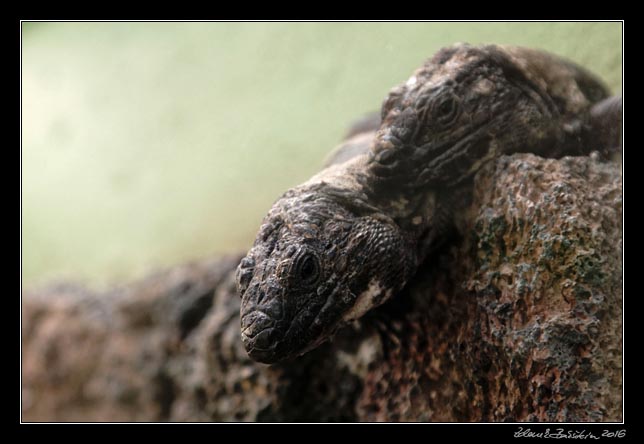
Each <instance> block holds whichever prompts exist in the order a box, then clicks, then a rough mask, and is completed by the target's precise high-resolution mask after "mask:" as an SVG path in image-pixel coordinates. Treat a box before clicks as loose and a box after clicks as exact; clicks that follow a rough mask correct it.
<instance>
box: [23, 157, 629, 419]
mask: <svg viewBox="0 0 644 444" xmlns="http://www.w3.org/2000/svg"><path fill="white" fill-rule="evenodd" d="M621 187H622V182H621V170H620V165H619V164H618V163H614V162H612V163H602V162H599V161H597V160H595V159H593V158H591V157H576V158H563V159H561V160H546V159H542V158H539V157H536V156H533V155H529V154H525V155H514V156H511V157H502V158H500V159H499V160H498V161H496V162H495V163H493V164H490V165H489V166H488V167H486V168H485V169H484V170H482V171H481V172H480V173H479V174H478V175H477V177H476V179H475V186H474V193H473V195H472V196H471V197H470V198H469V199H468V202H470V203H468V204H465V203H464V206H463V212H462V214H461V217H460V220H459V228H460V230H459V231H460V232H461V233H462V235H461V236H459V237H455V238H454V240H453V241H452V242H451V243H450V244H449V246H448V247H446V248H445V249H443V250H442V252H441V253H440V254H437V255H435V256H434V257H432V258H430V260H429V261H428V262H427V263H426V264H425V266H424V267H423V268H422V269H421V270H420V272H419V273H418V274H417V276H416V278H415V279H414V280H413V281H412V282H411V283H410V284H409V285H408V286H407V288H406V290H404V291H403V293H402V294H400V295H398V296H397V297H395V298H393V300H392V301H390V302H388V303H387V304H385V305H383V306H382V307H380V308H378V309H375V310H373V312H372V313H370V314H368V315H367V316H365V317H364V318H362V319H361V320H360V321H356V322H355V323H354V324H353V325H351V326H350V327H347V328H344V329H343V330H341V331H340V332H339V333H338V334H337V335H336V337H335V338H334V340H333V341H332V342H330V343H327V344H325V345H323V346H321V347H319V348H318V349H316V350H314V351H312V352H310V353H308V354H306V355H304V356H302V357H300V358H297V359H293V360H291V361H287V362H284V363H281V364H278V365H273V366H266V365H263V364H258V363H255V362H254V361H252V360H250V359H249V358H248V356H247V355H246V353H245V351H244V348H243V346H242V343H241V340H240V334H239V324H240V321H239V298H238V297H237V295H236V292H235V285H234V276H233V275H234V269H235V267H236V265H237V262H238V261H239V259H240V257H241V255H240V256H234V257H225V258H215V259H210V260H205V261H202V262H198V263H194V264H188V265H183V266H179V267H176V268H174V269H171V270H167V271H165V272H160V273H158V274H156V275H153V276H150V277H149V278H147V279H145V280H143V281H140V282H137V283H134V284H130V285H125V286H123V287H121V288H118V289H114V290H112V291H109V292H105V293H96V292H92V291H90V290H87V289H84V288H80V287H75V286H71V285H63V286H60V285H59V286H53V287H49V288H45V289H41V290H37V291H27V292H25V293H24V294H23V313H22V315H23V324H22V335H23V361H22V389H23V399H22V401H23V420H24V421H213V420H214V421H619V420H621V411H622V398H621V395H622V379H621V378H622V371H621V364H622V336H621V335H622V311H621V310H622V263H621V255H622V231H621V220H622V206H621V203H622V200H621V199H622V191H621V189H622V188H621Z"/></svg>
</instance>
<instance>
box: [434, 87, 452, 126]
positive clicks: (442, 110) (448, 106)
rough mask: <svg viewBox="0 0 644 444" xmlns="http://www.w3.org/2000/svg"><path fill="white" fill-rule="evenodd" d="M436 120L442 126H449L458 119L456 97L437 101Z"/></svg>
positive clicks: (447, 97) (435, 108)
mask: <svg viewBox="0 0 644 444" xmlns="http://www.w3.org/2000/svg"><path fill="white" fill-rule="evenodd" d="M436 103H437V104H436V106H435V107H434V118H435V119H436V120H437V121H438V123H440V124H441V126H449V125H451V124H452V123H454V122H455V121H456V118H457V117H458V102H457V100H456V98H455V97H454V96H451V95H448V96H446V97H443V98H441V99H439V100H437V101H436Z"/></svg>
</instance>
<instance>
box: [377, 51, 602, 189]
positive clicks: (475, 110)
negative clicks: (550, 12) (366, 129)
mask: <svg viewBox="0 0 644 444" xmlns="http://www.w3.org/2000/svg"><path fill="white" fill-rule="evenodd" d="M580 72H581V71H580V69H579V68H577V67H574V66H573V65H572V64H570V63H563V62H561V61H556V60H555V58H554V56H550V55H544V54H543V53H540V52H536V51H533V50H528V49H524V48H515V47H499V46H495V45H489V46H481V47H475V46H470V45H464V44H459V45H455V46H452V47H448V48H445V49H442V50H441V51H439V52H438V53H437V54H436V55H435V56H434V57H433V58H432V59H430V60H428V61H427V62H426V63H425V64H424V65H423V66H422V67H421V68H419V69H418V70H417V71H416V72H415V73H414V74H413V75H412V76H411V77H410V78H409V80H408V81H407V82H406V83H404V84H402V85H400V86H398V87H396V88H394V89H392V90H391V92H390V93H389V95H388V97H387V98H386V99H385V101H384V103H383V106H382V125H381V127H380V130H379V131H378V133H377V135H376V140H375V143H374V144H373V145H372V147H371V152H370V160H369V171H370V173H371V174H370V177H372V178H373V180H374V182H376V183H378V182H379V181H380V182H381V183H382V184H383V185H386V186H380V187H377V188H378V189H377V191H378V193H381V192H387V191H389V190H393V191H391V192H394V193H399V192H401V190H405V189H406V190H409V189H412V190H418V189H420V188H422V187H425V186H436V185H450V183H449V182H450V181H454V180H463V179H465V178H467V177H468V176H470V175H472V174H473V173H475V172H476V170H477V168H478V167H479V166H480V165H482V164H483V162H484V161H486V160H489V159H491V158H494V157H495V156H496V155H500V154H502V153H503V152H517V151H519V152H520V151H531V152H535V153H539V152H540V151H539V150H540V149H547V147H552V146H554V145H556V142H557V140H558V138H559V137H561V133H560V132H557V129H556V128H558V126H562V125H561V120H560V117H561V116H565V115H572V114H575V113H578V112H579V111H580V110H582V109H584V108H585V107H588V106H589V104H590V103H591V102H592V100H595V99H596V98H597V97H600V96H601V95H602V94H605V93H604V92H603V91H602V90H601V89H598V88H596V87H590V86H588V85H591V84H592V82H587V81H585V79H586V77H584V75H582V74H580ZM551 85H555V86H556V87H551ZM593 85H594V84H593ZM549 88H550V89H549ZM555 126H556V128H555V129H553V127H555ZM553 138H554V139H553ZM446 182H448V183H446Z"/></svg>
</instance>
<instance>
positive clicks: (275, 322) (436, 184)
mask: <svg viewBox="0 0 644 444" xmlns="http://www.w3.org/2000/svg"><path fill="white" fill-rule="evenodd" d="M607 97H608V92H607V89H606V88H605V87H604V86H603V84H602V83H601V82H600V81H599V80H597V79H596V78H595V77H594V76H593V75H592V74H590V73H588V72H587V71H585V70H584V69H582V68H580V67H578V66H576V65H574V64H572V63H570V62H568V61H565V60H562V59H559V58H557V57H555V56H553V55H550V54H547V53H544V52H540V51H536V50H530V49H525V48H517V47H499V46H495V45H489V46H482V47H474V46H470V45H462V44H459V45H455V46H452V47H449V48H445V49H443V50H441V51H439V52H438V53H437V54H436V55H435V56H434V57H433V58H432V59H431V60H429V61H428V62H426V63H425V64H424V65H423V66H422V67H421V68H419V69H418V70H417V71H416V72H415V73H414V74H413V75H412V77H410V79H409V80H408V81H407V82H406V83H404V84H402V85H400V86H398V87H396V88H394V89H393V90H392V91H391V92H390V93H389V95H388V97H387V99H386V100H385V102H384V103H383V107H382V112H381V119H380V120H381V123H380V125H379V129H378V130H377V131H376V132H373V131H372V132H369V130H372V129H373V128H375V126H374V125H369V124H366V125H363V127H364V129H366V130H367V131H366V132H365V131H361V132H359V134H357V135H355V136H354V137H352V138H351V139H350V140H349V141H347V142H345V144H344V145H343V146H342V147H341V149H340V150H339V151H337V152H336V153H334V155H332V157H331V164H330V165H328V166H327V167H326V168H325V169H324V170H323V171H321V172H320V173H318V174H316V175H315V176H313V177H312V178H311V179H309V180H308V181H307V182H305V183H303V184H301V185H299V186H297V187H294V188H292V189H290V190H288V191H287V192H286V193H284V195H283V196H282V197H281V198H279V199H278V200H277V201H276V202H275V204H274V205H273V207H272V208H271V209H270V211H269V212H268V214H267V215H266V217H265V218H264V220H263V223H262V225H261V227H260V230H259V233H258V235H257V238H256V240H255V243H254V245H253V247H252V248H251V250H250V251H249V252H248V254H247V256H246V257H245V258H244V259H242V261H241V263H240V265H239V267H238V269H237V274H236V279H237V286H238V290H239V294H240V296H241V298H242V304H241V328H242V341H243V343H244V346H245V348H246V350H247V352H248V353H249V355H250V356H251V357H252V358H253V359H255V360H257V361H259V362H264V363H274V362H278V361H281V360H284V359H287V358H290V357H293V356H297V355H301V354H303V353H305V352H307V351H309V350H311V349H313V348H315V347H317V346H318V345H319V344H321V343H322V342H324V341H325V340H326V339H328V338H329V337H330V336H332V334H333V333H334V332H335V331H336V330H337V329H338V328H339V327H341V326H342V325H343V324H345V323H346V322H349V321H351V320H353V319H358V318H360V317H361V316H362V315H364V314H365V313H366V312H367V311H369V310H370V309H372V308H374V307H376V306H379V305H381V304H382V303H384V302H385V301H387V300H388V299H389V298H390V297H392V296H393V295H395V294H396V293H398V292H399V291H400V290H401V289H402V288H403V286H404V285H405V284H406V283H407V282H408V280H409V279H410V278H411V277H412V276H413V275H414V273H415V272H416V270H417V268H418V267H419V265H420V264H421V263H422V262H423V261H424V260H425V259H426V258H427V257H428V255H429V254H431V253H432V252H433V251H435V250H436V248H437V247H438V246H439V245H440V244H441V242H442V241H443V239H444V237H445V232H446V231H447V229H448V228H449V226H450V225H451V219H452V212H453V211H454V209H453V208H452V206H453V204H452V202H451V201H452V200H453V199H451V198H452V197H453V195H454V194H455V193H458V192H459V191H460V190H464V189H465V190H467V187H468V185H467V184H468V181H469V179H471V177H472V176H473V175H474V174H475V173H476V172H477V171H478V170H479V169H480V168H481V167H482V166H483V165H484V164H485V163H486V162H488V161H490V160H493V159H495V158H496V157H498V156H501V155H503V154H512V153H516V152H532V153H535V154H538V155H542V156H545V157H562V156H564V155H583V154H589V153H590V152H591V151H595V150H600V151H606V150H607V149H608V148H613V147H612V146H607V145H611V144H613V145H615V144H618V143H619V140H614V139H615V137H618V136H619V134H617V136H616V135H615V132H614V131H612V133H611V135H610V136H605V133H606V131H605V128H604V129H603V130H602V133H601V135H597V134H596V133H597V131H599V130H598V129H597V128H599V127H605V126H606V122H607V121H611V122H612V121H614V122H617V120H618V119H621V105H620V106H617V102H616V101H613V102H609V104H608V105H607V104H606V103H607V102H605V99H607ZM608 100H609V101H610V100H611V99H608ZM619 100H620V102H619V103H620V104H621V99H619ZM600 102H601V103H600ZM595 104H598V105H596V106H594V105H595ZM611 119H612V120H611ZM597 122H602V125H599V124H598V123H597ZM620 122H621V120H620ZM609 127H610V125H609ZM602 135H603V137H602Z"/></svg>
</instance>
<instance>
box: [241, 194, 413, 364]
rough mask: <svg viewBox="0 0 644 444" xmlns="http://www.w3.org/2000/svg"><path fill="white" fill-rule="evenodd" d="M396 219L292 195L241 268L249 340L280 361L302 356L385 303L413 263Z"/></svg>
mask: <svg viewBox="0 0 644 444" xmlns="http://www.w3.org/2000/svg"><path fill="white" fill-rule="evenodd" d="M403 243H404V238H403V235H402V234H401V233H400V231H399V230H398V228H397V227H396V225H395V224H394V223H393V222H392V221H388V220H384V219H383V220H380V219H377V218H374V217H370V216H356V215H355V214H354V213H353V212H351V211H349V210H347V209H346V208H345V207H344V206H342V205H339V204H338V203H337V201H336V199H333V198H329V197H325V196H324V195H322V194H320V193H318V192H307V191H305V190H303V189H301V188H295V189H292V190H290V191H288V192H287V193H286V194H285V195H284V196H283V197H282V198H281V199H280V200H278V201H277V202H276V203H275V204H274V206H273V207H272V208H271V210H270V211H269V213H268V215H267V216H266V217H265V218H264V221H263V224H262V226H261V228H260V230H259V233H258V235H257V238H256V240H255V243H254V245H253V247H252V249H251V250H250V251H249V252H248V254H247V256H246V257H245V258H243V259H242V261H241V262H240V264H239V267H238V268H237V273H236V280H237V287H238V292H239V295H240V296H241V313H240V314H241V329H242V341H243V343H244V347H245V348H246V351H247V352H248V354H249V356H250V357H251V358H253V359H254V360H256V361H259V362H263V363H268V364H270V363H275V362H278V361H281V360H284V359H287V358H290V357H294V356H298V355H301V354H303V353H305V352H307V351H309V350H311V349H313V348H315V347H317V346H318V345H320V344H321V343H322V342H324V341H325V340H326V339H328V338H329V337H330V336H332V335H333V333H334V332H335V331H336V330H337V329H338V328H339V327H340V326H341V325H342V324H344V323H345V322H348V321H350V320H353V319H357V318H359V317H360V316H362V315H363V314H364V313H365V312H366V311H368V310H369V309H371V308H373V307H375V306H377V305H380V304H381V303H383V302H385V301H386V300H387V299H388V298H389V297H390V296H391V295H392V294H393V293H394V292H395V291H397V290H398V289H399V288H400V287H401V286H402V285H403V284H404V282H405V279H406V278H407V275H408V274H409V271H408V270H409V269H410V268H411V264H409V263H407V262H405V259H404V258H405V257H406V256H405V255H404V254H401V251H402V252H404V251H408V250H410V248H406V247H405V246H404V245H403Z"/></svg>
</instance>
